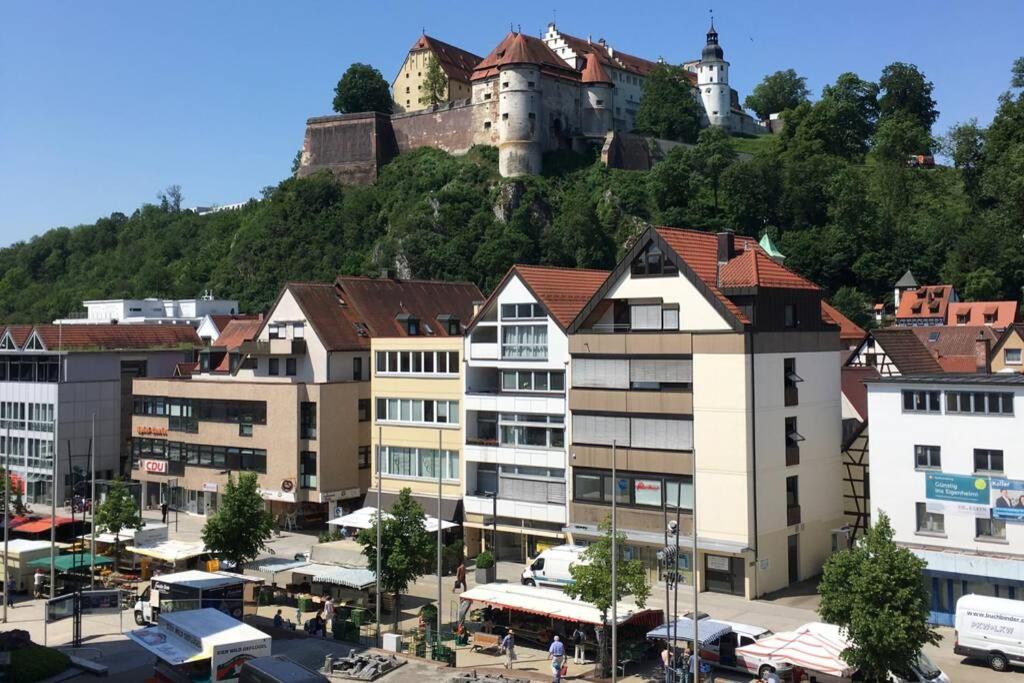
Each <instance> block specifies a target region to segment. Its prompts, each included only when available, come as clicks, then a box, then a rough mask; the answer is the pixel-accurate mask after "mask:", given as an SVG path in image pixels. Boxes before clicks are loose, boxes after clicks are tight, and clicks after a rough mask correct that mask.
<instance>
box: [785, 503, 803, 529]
mask: <svg viewBox="0 0 1024 683" xmlns="http://www.w3.org/2000/svg"><path fill="white" fill-rule="evenodd" d="M799 523H800V506H799V505H791V506H790V507H788V508H786V526H793V525H794V524H799Z"/></svg>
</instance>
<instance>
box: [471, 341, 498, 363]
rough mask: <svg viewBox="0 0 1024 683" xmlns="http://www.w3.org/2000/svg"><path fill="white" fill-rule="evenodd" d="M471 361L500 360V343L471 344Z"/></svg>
mask: <svg viewBox="0 0 1024 683" xmlns="http://www.w3.org/2000/svg"><path fill="white" fill-rule="evenodd" d="M469 359H470V360H497V359H498V343H497V342H470V344H469Z"/></svg>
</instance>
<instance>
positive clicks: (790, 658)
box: [701, 622, 857, 678]
mask: <svg viewBox="0 0 1024 683" xmlns="http://www.w3.org/2000/svg"><path fill="white" fill-rule="evenodd" d="M701 624H703V622H701ZM847 647H849V642H848V641H847V639H846V638H844V637H843V636H842V633H841V632H840V630H839V627H838V626H833V625H832V624H822V623H819V622H813V623H810V624H804V625H803V626H801V627H800V628H798V629H797V630H795V631H786V632H784V633H776V634H775V635H773V636H769V637H767V638H762V639H761V640H758V641H757V642H755V643H754V644H753V645H744V646H743V647H738V648H736V654H738V655H739V654H744V655H752V656H755V657H771V658H772V659H777V660H782V661H786V662H789V663H791V664H795V665H797V666H799V667H801V668H803V669H808V670H810V671H817V672H819V673H823V674H828V675H829V676H837V677H839V678H848V677H849V676H852V675H853V673H854V672H855V671H856V670H857V669H856V667H853V666H850V665H849V664H848V663H847V662H846V661H844V660H843V658H842V656H841V655H842V652H843V650H845V649H846V648H847Z"/></svg>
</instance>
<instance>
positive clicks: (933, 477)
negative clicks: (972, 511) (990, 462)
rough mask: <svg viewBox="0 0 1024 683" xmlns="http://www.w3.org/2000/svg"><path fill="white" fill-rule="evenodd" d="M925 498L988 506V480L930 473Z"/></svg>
mask: <svg viewBox="0 0 1024 683" xmlns="http://www.w3.org/2000/svg"><path fill="white" fill-rule="evenodd" d="M1021 493H1024V491H1022V492H1021ZM925 497H926V498H927V499H928V500H948V501H951V502H954V503H973V504H975V505H988V503H989V488H988V479H986V478H985V477H972V476H967V475H962V474H945V473H941V472H929V473H928V474H927V475H926V477H925Z"/></svg>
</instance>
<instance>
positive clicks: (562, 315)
mask: <svg viewBox="0 0 1024 683" xmlns="http://www.w3.org/2000/svg"><path fill="white" fill-rule="evenodd" d="M513 276H518V277H519V279H520V280H521V281H522V282H523V284H524V285H525V286H526V288H527V289H528V290H530V292H531V293H532V294H533V296H534V297H535V298H536V299H537V301H538V302H539V303H540V304H541V305H542V306H543V307H544V308H545V309H546V310H547V312H548V313H549V314H550V315H551V318H552V319H553V320H554V321H555V323H557V324H558V326H559V327H561V328H562V329H563V330H568V328H569V326H570V325H571V324H572V321H573V320H574V319H575V318H576V316H577V315H578V314H579V312H580V311H581V310H582V309H583V307H584V306H586V305H587V302H588V301H590V298H591V297H592V296H593V295H594V292H596V291H597V290H598V288H599V287H600V286H601V285H602V284H603V283H604V281H605V280H606V279H607V278H608V271H607V270H587V269H583V268H562V267H558V266H531V265H526V264H522V263H517V264H515V265H513V266H512V267H511V268H509V269H508V272H506V273H505V277H503V278H501V282H499V283H498V285H497V286H496V287H495V288H494V289H493V290H491V294H490V296H488V297H487V300H486V301H484V302H483V304H482V305H481V306H480V310H479V311H478V312H477V314H476V315H475V316H474V317H473V320H472V322H471V323H470V325H474V324H476V322H477V321H478V320H479V319H480V318H481V316H483V314H484V311H486V310H487V308H488V307H489V306H490V305H491V303H492V302H493V301H494V300H495V299H496V298H497V297H498V294H499V293H500V292H501V291H502V290H503V289H504V288H505V285H506V284H508V282H509V280H511V279H512V277H513Z"/></svg>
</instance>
